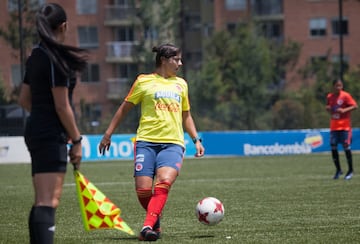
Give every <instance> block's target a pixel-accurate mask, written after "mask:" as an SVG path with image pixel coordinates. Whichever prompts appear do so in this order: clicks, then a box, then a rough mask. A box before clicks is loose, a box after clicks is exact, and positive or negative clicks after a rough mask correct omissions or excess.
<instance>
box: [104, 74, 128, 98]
mask: <svg viewBox="0 0 360 244" xmlns="http://www.w3.org/2000/svg"><path fill="white" fill-rule="evenodd" d="M107 82H108V92H107V98H108V99H124V98H125V97H126V95H127V93H128V92H129V89H130V87H129V85H128V78H111V79H108V80H107Z"/></svg>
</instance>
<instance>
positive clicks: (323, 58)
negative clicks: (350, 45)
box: [310, 55, 327, 65]
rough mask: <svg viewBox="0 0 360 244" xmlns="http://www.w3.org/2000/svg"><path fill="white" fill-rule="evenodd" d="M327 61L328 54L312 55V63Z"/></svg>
mask: <svg viewBox="0 0 360 244" xmlns="http://www.w3.org/2000/svg"><path fill="white" fill-rule="evenodd" d="M326 61H327V56H326V55H318V56H312V57H310V63H311V64H312V65H317V64H319V63H324V62H326Z"/></svg>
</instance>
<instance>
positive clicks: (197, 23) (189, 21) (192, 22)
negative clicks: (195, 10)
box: [185, 14, 201, 30]
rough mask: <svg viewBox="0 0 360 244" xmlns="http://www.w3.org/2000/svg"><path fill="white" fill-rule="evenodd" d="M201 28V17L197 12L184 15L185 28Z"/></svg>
mask: <svg viewBox="0 0 360 244" xmlns="http://www.w3.org/2000/svg"><path fill="white" fill-rule="evenodd" d="M200 28H201V17H200V15H197V14H189V15H187V16H185V29H186V30H199V29H200Z"/></svg>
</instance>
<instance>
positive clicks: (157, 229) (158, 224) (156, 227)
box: [153, 218, 161, 239]
mask: <svg viewBox="0 0 360 244" xmlns="http://www.w3.org/2000/svg"><path fill="white" fill-rule="evenodd" d="M153 229H154V231H155V232H156V233H157V235H158V239H159V238H160V235H161V228H160V218H158V220H157V221H156V222H155V224H154V228H153Z"/></svg>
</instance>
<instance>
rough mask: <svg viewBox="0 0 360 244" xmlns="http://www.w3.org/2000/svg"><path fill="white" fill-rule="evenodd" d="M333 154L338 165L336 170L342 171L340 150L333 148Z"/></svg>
mask: <svg viewBox="0 0 360 244" xmlns="http://www.w3.org/2000/svg"><path fill="white" fill-rule="evenodd" d="M331 154H332V159H333V161H334V164H335V167H336V171H341V167H340V160H339V151H338V150H334V149H332V150H331Z"/></svg>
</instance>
